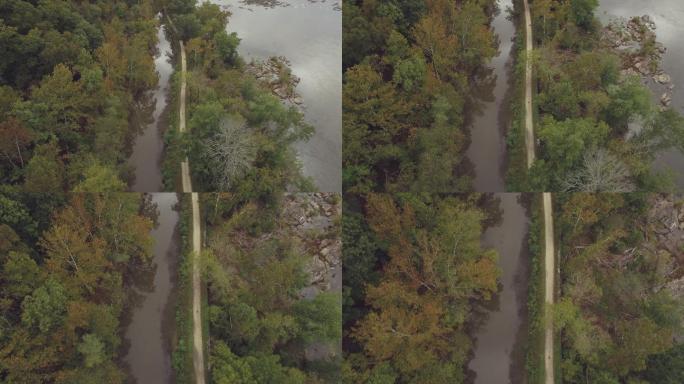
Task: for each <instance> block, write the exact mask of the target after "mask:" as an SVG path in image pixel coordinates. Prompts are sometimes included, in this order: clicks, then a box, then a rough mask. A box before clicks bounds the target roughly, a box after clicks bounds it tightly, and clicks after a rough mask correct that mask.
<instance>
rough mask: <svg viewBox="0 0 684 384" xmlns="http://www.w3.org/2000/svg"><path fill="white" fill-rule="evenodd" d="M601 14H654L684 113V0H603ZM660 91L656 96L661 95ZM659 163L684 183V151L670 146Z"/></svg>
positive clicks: (607, 16) (679, 107)
mask: <svg viewBox="0 0 684 384" xmlns="http://www.w3.org/2000/svg"><path fill="white" fill-rule="evenodd" d="M597 15H598V16H599V17H600V18H601V21H603V22H607V21H608V20H609V19H610V18H613V17H625V18H629V17H632V16H641V15H650V16H651V19H652V20H653V21H654V22H655V23H656V31H655V32H656V35H657V38H658V41H660V42H661V43H663V44H664V45H665V47H667V52H666V53H665V55H663V64H662V67H663V70H664V71H665V73H667V74H669V75H670V76H671V77H672V84H674V86H675V88H674V91H673V94H672V108H674V109H676V110H677V111H679V112H680V113H684V90H683V89H684V66H682V63H684V45H682V42H681V38H682V36H684V23H683V22H682V20H684V1H682V0H600V4H599V9H598V12H597ZM661 93H662V92H659V93H658V94H657V95H654V100H655V99H657V98H660V94H661ZM656 167H657V168H658V169H660V170H670V171H672V172H673V173H674V176H675V178H676V182H677V186H678V187H679V188H682V187H684V154H682V153H681V152H680V151H678V150H674V149H673V150H669V151H666V152H664V153H662V154H660V155H659V156H658V159H657V160H656Z"/></svg>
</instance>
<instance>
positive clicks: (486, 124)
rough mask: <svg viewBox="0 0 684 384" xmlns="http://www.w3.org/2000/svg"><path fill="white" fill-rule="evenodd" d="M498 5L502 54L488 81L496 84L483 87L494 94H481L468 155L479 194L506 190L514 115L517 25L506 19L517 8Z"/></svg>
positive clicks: (508, 0)
mask: <svg viewBox="0 0 684 384" xmlns="http://www.w3.org/2000/svg"><path fill="white" fill-rule="evenodd" d="M498 5H499V10H500V12H499V13H498V14H497V15H496V17H495V18H494V20H493V21H492V27H493V28H494V32H495V33H496V34H497V36H498V38H499V54H498V56H496V57H494V58H493V59H492V61H491V62H490V63H489V67H490V69H491V70H492V73H491V74H488V80H491V81H492V82H493V84H491V83H490V87H487V86H485V87H483V88H486V89H487V92H486V93H489V92H488V91H489V90H490V89H491V94H488V95H478V96H481V97H480V99H481V100H480V101H481V102H482V105H481V109H480V110H479V111H475V112H474V116H472V119H473V120H472V124H471V127H470V138H471V143H470V146H469V147H468V150H467V152H466V156H467V157H468V159H469V160H470V162H471V163H472V165H473V167H474V172H475V179H474V181H473V188H474V190H475V191H478V192H501V191H505V186H504V166H505V164H504V159H505V157H506V140H505V135H506V127H507V123H508V121H509V115H510V114H509V113H508V102H507V100H506V93H507V90H508V89H509V88H510V87H509V77H510V76H509V75H510V73H509V72H510V70H511V65H512V62H511V48H512V47H513V41H512V40H511V39H512V38H513V36H514V35H515V25H514V24H513V22H511V21H509V20H507V19H506V17H507V16H508V12H507V10H506V8H507V7H512V6H513V4H512V0H499V1H498ZM491 85H493V88H491Z"/></svg>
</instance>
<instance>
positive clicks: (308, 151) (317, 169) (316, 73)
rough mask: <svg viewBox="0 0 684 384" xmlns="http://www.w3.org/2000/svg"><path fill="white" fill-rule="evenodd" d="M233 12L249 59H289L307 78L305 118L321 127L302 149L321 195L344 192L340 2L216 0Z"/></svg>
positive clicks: (231, 25)
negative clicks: (277, 57) (276, 57)
mask: <svg viewBox="0 0 684 384" xmlns="http://www.w3.org/2000/svg"><path fill="white" fill-rule="evenodd" d="M212 3H215V4H219V5H221V6H222V7H223V8H224V9H226V10H228V11H229V12H231V14H232V15H231V16H230V19H229V21H228V32H236V33H237V35H238V37H239V38H240V39H241V41H240V47H239V53H240V55H241V56H242V57H243V58H244V59H245V60H246V61H250V60H251V59H261V60H263V59H267V58H269V57H271V56H285V57H286V58H287V59H288V60H289V61H290V63H291V64H292V73H293V74H294V75H296V76H297V77H299V78H300V79H301V81H300V83H299V85H298V86H297V88H296V90H297V92H298V93H299V94H300V95H301V96H302V99H303V102H304V115H305V120H306V122H308V123H309V124H311V125H313V126H314V128H315V129H316V132H315V133H314V135H313V137H311V139H310V140H309V141H307V142H303V143H299V144H298V145H297V151H298V153H299V158H300V160H301V162H302V165H303V172H304V175H306V176H310V177H311V178H313V181H314V184H315V186H316V190H317V191H321V192H341V189H342V170H341V166H340V165H341V164H342V12H341V11H340V5H339V4H337V3H334V2H332V1H331V2H325V1H321V2H318V1H310V0H282V1H277V0H256V1H254V0H212Z"/></svg>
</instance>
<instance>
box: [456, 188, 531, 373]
mask: <svg viewBox="0 0 684 384" xmlns="http://www.w3.org/2000/svg"><path fill="white" fill-rule="evenodd" d="M496 196H497V197H498V198H499V199H500V200H501V204H500V209H501V211H502V212H503V215H502V220H501V222H500V223H499V224H498V225H497V226H496V227H491V228H489V229H487V231H485V233H484V235H483V236H482V243H483V246H485V247H489V248H494V249H496V250H497V252H498V253H499V267H500V268H501V271H502V273H501V279H500V282H501V283H500V285H499V286H500V288H501V290H500V291H499V294H498V295H497V296H496V297H495V298H494V299H493V300H492V302H491V303H489V305H487V308H485V310H486V312H487V313H486V319H485V320H484V324H482V326H481V327H480V328H479V329H478V331H477V332H475V338H476V342H475V343H476V345H475V351H474V357H473V359H472V360H471V362H470V364H469V367H468V368H469V369H470V370H471V371H472V372H473V373H474V374H475V379H474V382H475V383H482V384H489V383H501V384H505V383H515V384H517V383H524V382H525V378H524V365H525V361H524V353H523V351H522V348H521V346H522V345H523V343H521V341H522V340H524V335H525V330H526V303H527V289H526V287H527V280H528V276H527V275H528V272H527V264H528V262H529V260H528V256H527V249H526V246H525V244H526V238H527V231H528V226H529V220H528V218H527V215H526V212H525V209H524V208H523V206H522V205H521V204H520V201H519V198H520V195H519V194H517V193H502V194H497V195H496Z"/></svg>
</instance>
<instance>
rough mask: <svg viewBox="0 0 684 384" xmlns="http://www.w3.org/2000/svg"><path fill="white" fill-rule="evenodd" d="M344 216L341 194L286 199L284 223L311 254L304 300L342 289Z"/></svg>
mask: <svg viewBox="0 0 684 384" xmlns="http://www.w3.org/2000/svg"><path fill="white" fill-rule="evenodd" d="M341 213H342V207H341V204H340V198H339V195H337V194H334V193H297V194H290V195H287V197H286V198H285V202H284V203H283V210H282V220H283V221H284V222H285V223H287V226H288V227H289V229H288V230H289V231H290V234H291V235H292V236H294V237H296V238H297V239H299V241H300V243H301V244H302V246H303V247H304V248H305V251H306V252H305V253H306V254H307V255H312V257H311V261H310V263H309V265H308V267H307V271H308V272H309V276H310V280H309V286H307V287H306V288H305V289H304V291H303V292H302V295H303V296H305V297H313V296H315V295H316V294H317V293H318V292H323V291H329V290H337V289H339V287H340V286H341V270H342V268H341V261H342V240H341V234H340V215H341Z"/></svg>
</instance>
